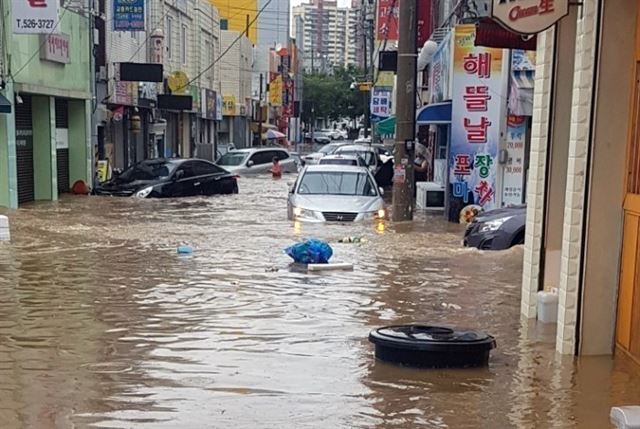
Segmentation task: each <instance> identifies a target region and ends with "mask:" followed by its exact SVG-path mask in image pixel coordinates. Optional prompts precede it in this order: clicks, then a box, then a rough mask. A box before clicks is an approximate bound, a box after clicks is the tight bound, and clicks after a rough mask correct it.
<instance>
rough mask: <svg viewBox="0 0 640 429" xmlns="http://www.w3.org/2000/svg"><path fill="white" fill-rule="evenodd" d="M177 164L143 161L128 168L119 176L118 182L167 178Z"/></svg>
mask: <svg viewBox="0 0 640 429" xmlns="http://www.w3.org/2000/svg"><path fill="white" fill-rule="evenodd" d="M175 168H176V166H175V164H173V163H171V162H166V161H156V162H153V161H143V162H140V163H138V164H135V165H133V166H131V167H129V168H128V169H126V170H125V171H124V172H123V173H122V174H121V175H119V176H118V177H117V181H118V182H124V183H127V182H135V181H138V180H160V179H164V178H167V177H169V176H170V175H171V173H173V170H175Z"/></svg>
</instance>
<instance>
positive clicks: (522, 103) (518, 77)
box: [509, 70, 535, 116]
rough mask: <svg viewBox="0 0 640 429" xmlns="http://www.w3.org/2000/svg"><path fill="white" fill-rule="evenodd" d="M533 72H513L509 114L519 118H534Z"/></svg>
mask: <svg viewBox="0 0 640 429" xmlns="http://www.w3.org/2000/svg"><path fill="white" fill-rule="evenodd" d="M534 79H535V74H534V71H533V70H518V71H513V72H511V90H510V92H509V113H511V114H512V115H517V116H533V87H534Z"/></svg>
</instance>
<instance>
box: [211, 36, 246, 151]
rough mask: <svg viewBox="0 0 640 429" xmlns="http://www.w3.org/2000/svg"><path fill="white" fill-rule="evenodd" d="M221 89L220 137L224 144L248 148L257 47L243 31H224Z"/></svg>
mask: <svg viewBox="0 0 640 429" xmlns="http://www.w3.org/2000/svg"><path fill="white" fill-rule="evenodd" d="M220 43H221V46H220V47H221V49H222V52H226V54H225V56H224V58H223V59H222V60H221V61H220V74H221V78H220V92H221V94H222V100H223V101H222V105H223V107H222V115H223V118H222V122H221V123H220V129H219V136H220V142H221V143H222V144H229V143H233V144H234V145H235V146H236V147H238V148H241V147H248V146H250V143H251V134H250V133H251V130H250V125H251V112H252V109H251V106H252V101H251V100H252V97H251V94H252V87H251V85H252V72H253V69H252V65H253V46H252V44H251V41H250V40H249V39H248V38H247V37H246V36H244V35H243V34H242V33H238V32H236V31H225V30H223V31H221V32H220Z"/></svg>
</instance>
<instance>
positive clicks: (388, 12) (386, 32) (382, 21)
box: [376, 0, 400, 40]
mask: <svg viewBox="0 0 640 429" xmlns="http://www.w3.org/2000/svg"><path fill="white" fill-rule="evenodd" d="M399 11H400V0H379V1H378V14H377V15H378V16H377V18H378V19H377V24H376V26H377V30H376V39H377V40H398V16H399Z"/></svg>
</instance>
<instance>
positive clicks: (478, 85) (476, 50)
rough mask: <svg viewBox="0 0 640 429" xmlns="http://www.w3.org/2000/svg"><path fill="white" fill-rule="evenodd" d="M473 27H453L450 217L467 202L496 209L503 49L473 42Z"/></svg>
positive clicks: (452, 218)
mask: <svg viewBox="0 0 640 429" xmlns="http://www.w3.org/2000/svg"><path fill="white" fill-rule="evenodd" d="M474 39H475V26H473V25H460V26H457V27H456V29H455V36H454V62H453V68H454V70H453V96H452V103H453V104H452V113H451V146H450V156H449V171H450V173H449V197H450V199H449V201H450V204H449V219H450V220H455V219H459V216H460V211H461V210H462V209H464V208H465V207H466V206H468V205H478V206H481V207H482V208H484V209H485V210H491V209H493V208H495V207H496V192H497V191H496V185H497V183H496V171H497V163H498V160H497V155H498V144H499V140H500V126H501V115H502V114H503V109H502V107H503V104H504V103H505V100H506V96H505V94H502V91H503V79H504V78H505V77H504V76H503V70H502V59H503V55H504V53H503V50H502V49H492V48H485V47H476V46H474V41H475V40H474Z"/></svg>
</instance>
